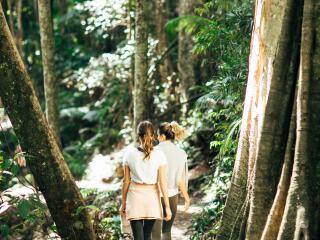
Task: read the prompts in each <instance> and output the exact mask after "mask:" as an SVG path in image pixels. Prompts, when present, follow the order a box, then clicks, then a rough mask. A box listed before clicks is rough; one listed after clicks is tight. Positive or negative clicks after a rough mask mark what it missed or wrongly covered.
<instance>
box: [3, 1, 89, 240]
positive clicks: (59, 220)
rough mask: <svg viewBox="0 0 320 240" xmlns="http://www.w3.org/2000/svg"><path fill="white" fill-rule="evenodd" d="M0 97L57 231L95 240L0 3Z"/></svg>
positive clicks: (71, 237)
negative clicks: (80, 208) (79, 210)
mask: <svg viewBox="0 0 320 240" xmlns="http://www.w3.org/2000/svg"><path fill="white" fill-rule="evenodd" d="M0 76H1V80H0V98H1V99H2V101H3V105H4V107H5V109H6V112H7V113H8V115H9V118H10V120H11V121H12V124H13V127H14V130H15V133H16V134H17V137H18V139H19V140H20V143H21V146H22V148H23V149H24V150H25V151H26V156H27V166H28V167H29V168H30V171H31V172H32V174H33V176H34V178H35V180H36V182H37V184H38V186H39V189H40V191H41V192H42V194H43V196H44V198H45V200H46V203H47V205H48V208H49V210H50V213H51V216H52V218H53V220H54V221H55V223H56V226H57V229H58V233H59V235H60V236H61V237H62V238H63V239H74V240H76V239H77V240H78V239H90V240H91V239H95V235H94V231H93V227H92V224H91V220H90V217H89V215H88V212H87V211H86V210H83V211H81V212H79V213H77V209H79V207H84V206H85V204H84V200H83V198H82V196H81V193H80V192H79V189H78V188H77V186H76V185H75V182H74V180H73V177H72V175H71V173H70V171H69V169H68V167H67V165H66V163H65V161H64V159H63V155H62V153H61V151H60V149H59V147H58V144H57V142H56V140H55V137H54V134H53V132H52V130H51V128H50V127H49V126H48V124H47V121H46V119H45V117H44V115H43V113H42V111H41V107H40V104H39V101H38V99H37V97H36V95H35V91H34V89H33V85H32V82H31V79H30V78H29V76H28V73H27V71H26V68H25V67H24V64H23V61H22V59H21V57H20V55H19V53H18V50H17V48H16V46H15V44H14V41H13V38H12V36H11V34H10V31H9V28H8V25H7V23H6V19H5V16H4V13H3V10H2V6H1V4H0Z"/></svg>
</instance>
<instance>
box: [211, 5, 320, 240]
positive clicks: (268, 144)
mask: <svg viewBox="0 0 320 240" xmlns="http://www.w3.org/2000/svg"><path fill="white" fill-rule="evenodd" d="M319 6H320V3H319V2H317V4H316V5H314V3H313V0H305V1H302V0H301V1H300V0H299V1H293V0H285V1H280V0H271V1H257V2H256V11H255V19H254V29H253V33H252V41H251V51H250V59H249V75H248V86H247V92H246V100H245V106H244V113H243V114H244V115H243V122H242V130H241V136H240V142H239V147H238V154H237V158H236V162H235V167H234V172H233V177H232V180H231V181H232V183H231V187H230V190H229V194H228V198H227V202H226V206H225V209H224V212H223V216H222V219H221V227H220V231H219V233H218V236H217V239H248V240H260V239H264V240H266V239H283V240H285V239H286V240H287V239H317V237H318V236H319V235H318V234H317V233H318V232H319V226H318V225H319V220H318V219H319V207H318V205H319V202H320V201H319V193H318V192H319V191H318V187H319V183H320V181H319V173H318V172H319V170H318V169H319V163H320V161H319V160H320V154H319V153H318V152H317V151H316V150H314V148H317V147H316V143H317V144H319V142H320V127H318V125H319V121H320V116H319V115H320V106H318V105H317V104H320V103H319V101H320V100H319V99H320V97H319V94H320V74H319V71H320V70H319V69H320V60H319V55H320V53H319V51H320V50H319V47H320V41H319V39H320V38H319V35H320V34H319V31H320V24H313V21H314V18H315V16H316V17H317V18H316V19H315V20H316V21H317V23H319V21H320V20H319V18H320V17H319V11H320V10H319ZM301 19H302V21H301ZM314 33H316V34H315V35H314ZM314 36H316V38H315V37H314ZM313 39H315V41H313ZM297 80H298V81H297ZM295 89H297V95H295ZM249 99H251V101H249ZM294 102H296V103H297V107H296V108H293V105H294ZM280 103H281V104H280ZM311 106H313V108H312V111H310V109H311ZM294 109H297V110H294ZM296 111H297V114H295V112H296ZM250 115H251V116H252V117H251V118H250V117H248V116H250ZM295 116H296V117H295ZM291 117H292V118H293V119H291V124H290V118H291ZM295 122H296V126H297V127H296V128H295V127H294V125H295ZM312 123H313V125H311V124H312ZM289 126H290V127H289ZM314 126H316V127H315V129H313V128H314ZM249 128H250V129H251V130H250V131H249V130H248V129H249ZM294 129H296V130H294ZM311 129H312V130H311ZM294 136H296V140H295V137H294ZM247 139H249V140H247ZM315 142H316V143H315ZM244 143H247V145H245V144H244ZM248 153H249V154H248ZM242 156H244V158H243V157H242ZM245 168H246V169H247V171H245V170H244V169H245ZM291 168H292V170H291ZM281 169H282V173H281ZM240 170H241V171H240ZM280 176H281V177H280ZM311 184H312V185H311ZM245 209H248V215H247V213H246V211H245ZM239 218H240V219H242V220H241V221H240V220H239ZM245 223H246V224H245ZM280 223H281V224H280ZM244 226H245V229H244Z"/></svg>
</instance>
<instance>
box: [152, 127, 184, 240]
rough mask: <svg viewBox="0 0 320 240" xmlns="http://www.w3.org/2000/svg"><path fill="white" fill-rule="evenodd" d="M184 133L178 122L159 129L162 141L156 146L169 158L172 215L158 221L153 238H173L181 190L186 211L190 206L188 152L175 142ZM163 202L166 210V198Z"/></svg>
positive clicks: (168, 239) (169, 191)
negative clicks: (172, 230) (169, 218)
mask: <svg viewBox="0 0 320 240" xmlns="http://www.w3.org/2000/svg"><path fill="white" fill-rule="evenodd" d="M184 135H185V130H184V129H183V128H182V127H181V126H179V124H178V123H177V122H171V123H167V122H165V123H162V124H161V125H160V127H159V129H158V140H159V141H160V143H159V145H158V146H157V147H156V148H157V149H159V150H161V151H163V153H164V154H165V155H166V158H167V171H166V172H167V174H166V175H167V176H166V177H167V184H168V197H169V204H170V210H171V212H172V217H171V220H170V221H167V222H162V221H161V220H157V221H156V223H155V225H154V227H153V231H152V240H160V239H162V240H171V228H172V225H173V222H174V218H175V215H176V212H177V206H178V200H179V190H180V192H181V194H182V196H183V197H184V200H185V211H187V210H188V208H189V206H190V197H189V194H188V191H187V186H188V175H187V172H188V166H187V154H186V152H185V151H184V150H182V149H181V148H179V147H178V146H177V145H176V144H175V140H181V139H182V138H183V137H184ZM162 204H163V207H164V211H165V212H166V209H167V208H166V207H165V206H166V205H165V199H162ZM161 233H162V234H161Z"/></svg>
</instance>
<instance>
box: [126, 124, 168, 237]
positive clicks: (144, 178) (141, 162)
mask: <svg viewBox="0 0 320 240" xmlns="http://www.w3.org/2000/svg"><path fill="white" fill-rule="evenodd" d="M137 135H138V137H139V142H140V146H139V147H128V149H127V151H126V152H125V154H124V158H123V165H124V179H123V186H122V205H121V208H120V215H121V217H126V218H127V220H129V221H130V225H131V229H132V233H133V237H134V240H151V232H152V228H153V225H154V223H155V220H156V219H163V209H162V208H163V207H162V205H161V202H160V192H159V187H160V191H161V194H162V196H163V199H164V205H165V213H166V214H165V217H164V219H165V220H166V221H169V220H170V219H171V215H172V214H171V210H170V205H169V199H168V195H167V184H166V178H165V166H166V157H165V155H164V154H163V152H162V151H160V150H159V149H155V148H154V147H153V138H154V128H153V125H152V124H151V123H150V122H149V121H143V122H141V123H140V124H139V125H138V129H137ZM158 185H159V187H158Z"/></svg>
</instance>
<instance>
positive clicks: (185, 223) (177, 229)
mask: <svg viewBox="0 0 320 240" xmlns="http://www.w3.org/2000/svg"><path fill="white" fill-rule="evenodd" d="M202 208H203V207H202V206H201V202H197V204H193V205H191V206H190V208H189V209H188V211H187V212H185V211H184V206H183V205H178V211H177V215H176V219H175V221H174V224H173V227H172V239H173V240H188V239H189V237H190V235H189V234H188V233H187V231H188V228H189V227H190V226H191V224H192V222H191V221H192V218H193V217H194V216H196V215H197V214H199V213H201V211H202Z"/></svg>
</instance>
